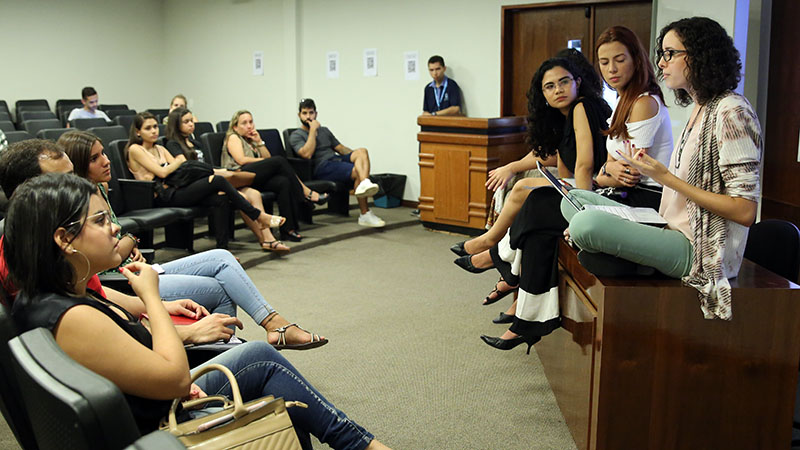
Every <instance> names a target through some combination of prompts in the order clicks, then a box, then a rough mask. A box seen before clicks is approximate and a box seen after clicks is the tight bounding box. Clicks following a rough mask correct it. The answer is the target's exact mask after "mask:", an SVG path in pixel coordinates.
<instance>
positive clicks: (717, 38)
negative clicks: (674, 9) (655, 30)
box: [656, 17, 742, 106]
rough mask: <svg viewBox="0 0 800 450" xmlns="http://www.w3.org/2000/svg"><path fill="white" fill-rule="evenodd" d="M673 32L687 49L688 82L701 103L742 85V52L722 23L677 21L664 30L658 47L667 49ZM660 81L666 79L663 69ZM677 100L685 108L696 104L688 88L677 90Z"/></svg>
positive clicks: (700, 19)
mask: <svg viewBox="0 0 800 450" xmlns="http://www.w3.org/2000/svg"><path fill="white" fill-rule="evenodd" d="M673 30H674V31H675V34H677V35H678V39H680V40H681V43H682V44H683V46H684V47H685V48H686V66H687V67H688V69H689V70H688V73H687V76H686V79H687V81H688V82H689V86H691V88H692V90H694V94H695V98H697V102H698V103H700V104H701V105H703V104H705V103H707V102H708V101H709V100H711V99H713V98H715V97H717V96H719V95H720V94H722V93H724V92H726V91H730V90H733V89H735V88H736V86H738V85H739V80H740V79H741V78H742V75H741V72H742V62H741V60H740V59H739V50H737V49H736V47H735V46H734V45H733V39H731V37H730V36H728V33H727V32H726V31H725V29H724V28H722V26H721V25H720V24H719V23H717V22H715V21H714V20H712V19H709V18H708V17H690V18H686V19H681V20H677V21H675V22H672V23H671V24H669V25H667V26H665V27H664V28H662V29H661V32H660V33H659V34H658V39H657V40H656V48H658V49H663V47H662V45H663V42H664V36H666V34H667V33H669V32H670V31H673ZM656 65H658V61H656ZM658 78H659V79H661V80H663V79H664V72H663V70H661V68H660V67H659V68H658ZM675 97H676V103H677V104H679V105H681V106H688V105H690V104H691V103H692V97H691V96H690V95H689V92H687V91H686V90H685V89H677V90H676V91H675Z"/></svg>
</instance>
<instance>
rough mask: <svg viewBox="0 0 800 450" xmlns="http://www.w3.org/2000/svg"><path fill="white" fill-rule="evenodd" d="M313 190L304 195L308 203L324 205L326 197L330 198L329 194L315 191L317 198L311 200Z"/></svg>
mask: <svg viewBox="0 0 800 450" xmlns="http://www.w3.org/2000/svg"><path fill="white" fill-rule="evenodd" d="M313 192H314V191H311V192H309V193H308V195H306V201H307V202H308V203H313V204H315V205H324V204H325V203H328V199H329V198H330V195H328V194H320V193H317V196H318V198H317V200H316V201H314V200H311V194H312V193H313Z"/></svg>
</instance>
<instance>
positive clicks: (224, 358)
mask: <svg viewBox="0 0 800 450" xmlns="http://www.w3.org/2000/svg"><path fill="white" fill-rule="evenodd" d="M212 363H216V364H222V365H223V366H225V367H227V368H228V369H230V370H231V372H233V375H234V376H235V377H236V383H237V384H238V385H239V392H240V393H241V394H242V399H243V400H244V401H245V402H248V401H250V400H255V399H257V398H261V397H264V396H267V395H274V396H275V397H283V399H284V400H286V401H290V400H296V401H301V402H303V403H305V404H307V405H308V408H301V407H296V406H295V407H291V408H288V411H289V417H291V419H292V423H293V424H294V428H295V431H296V432H297V437H298V439H299V440H300V443H301V445H302V446H303V448H304V449H311V448H312V447H311V438H310V437H309V434H313V435H314V436H316V438H317V439H319V440H320V442H322V443H325V444H328V445H330V446H331V447H333V448H335V449H346V450H361V449H363V448H365V447H366V446H367V445H369V443H370V442H372V439H373V438H374V436H373V435H372V434H370V433H369V432H368V431H367V430H365V429H364V428H363V427H361V426H360V425H358V424H357V423H355V422H353V421H352V420H350V418H348V417H347V415H345V413H343V412H342V411H340V410H338V409H336V407H335V406H333V404H331V403H330V402H329V401H328V400H326V399H325V397H323V396H322V394H320V393H319V391H317V390H316V389H315V388H314V386H312V385H311V383H309V382H308V381H307V380H306V379H305V378H304V377H303V375H301V374H300V372H298V371H297V369H295V368H294V367H293V366H292V365H291V363H289V361H287V360H286V358H284V357H283V356H281V355H280V353H278V351H277V350H275V349H274V348H273V347H272V346H271V345H269V344H267V343H266V342H263V341H250V342H246V343H244V344H241V345H237V346H236V347H234V348H232V349H230V350H228V351H226V352H225V353H222V354H220V355H219V356H217V357H215V358H213V359H211V360H209V361H208V362H206V363H205V364H203V365H201V366H199V367H203V366H204V365H206V364H212ZM199 367H198V368H199ZM198 368H195V369H194V370H193V372H196V371H197V369H198ZM195 384H197V385H198V386H200V389H202V390H203V392H205V393H206V394H208V395H218V394H221V395H225V396H227V397H228V398H233V397H232V394H231V387H230V383H229V382H228V378H227V377H226V376H225V374H223V373H222V372H220V371H218V370H215V371H212V372H209V373H207V374H205V375H203V376H202V377H200V378H198V379H197V381H195ZM201 411H202V410H201ZM193 416H197V414H193Z"/></svg>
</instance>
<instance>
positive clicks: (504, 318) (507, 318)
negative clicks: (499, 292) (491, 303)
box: [492, 312, 514, 323]
mask: <svg viewBox="0 0 800 450" xmlns="http://www.w3.org/2000/svg"><path fill="white" fill-rule="evenodd" d="M512 322H514V316H513V315H512V314H506V313H504V312H501V313H500V315H499V316H497V318H496V319H492V323H512Z"/></svg>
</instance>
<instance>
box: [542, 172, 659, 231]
mask: <svg viewBox="0 0 800 450" xmlns="http://www.w3.org/2000/svg"><path fill="white" fill-rule="evenodd" d="M536 168H537V169H539V172H540V173H541V174H542V175H544V177H545V178H547V181H549V182H550V184H551V185H553V187H554V188H556V190H558V192H559V193H560V194H561V196H562V197H564V198H565V199H566V200H567V202H568V203H569V204H570V205H572V207H573V208H575V210H576V211H582V210H584V209H587V210H588V209H595V210H599V211H605V212H607V213H609V214H614V215H615V216H619V217H622V218H623V219H626V220H630V221H631V222H638V223H642V224H645V225H653V226H657V227H663V226H666V225H667V221H666V220H664V218H663V217H661V216H660V215H659V214H658V211H656V210H655V209H653V208H632V207H630V206H606V205H581V204H580V203H579V202H578V201H577V200H576V199H574V198H572V197H570V196H569V191H571V190H572V189H574V188H573V187H572V186H567V185H565V184H564V183H562V182H561V181H559V180H558V178H556V177H555V176H553V174H552V173H550V171H548V170H547V169H545V168H544V167H543V166H542V163H540V162H539V161H536Z"/></svg>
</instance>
